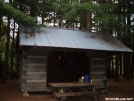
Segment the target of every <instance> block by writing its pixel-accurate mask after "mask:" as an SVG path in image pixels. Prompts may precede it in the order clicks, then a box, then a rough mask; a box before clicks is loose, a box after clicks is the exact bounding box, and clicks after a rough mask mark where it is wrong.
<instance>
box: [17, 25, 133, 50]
mask: <svg viewBox="0 0 134 101" xmlns="http://www.w3.org/2000/svg"><path fill="white" fill-rule="evenodd" d="M19 31H20V43H19V45H20V46H44V47H59V48H77V49H92V50H105V51H121V52H133V51H132V50H131V49H129V48H128V47H126V46H125V45H124V44H123V43H122V42H120V41H119V40H117V39H116V38H115V37H113V36H112V35H107V34H97V33H92V32H86V31H80V30H70V29H63V28H55V27H41V28H39V29H38V28H31V29H30V28H24V27H23V26H20V28H19Z"/></svg>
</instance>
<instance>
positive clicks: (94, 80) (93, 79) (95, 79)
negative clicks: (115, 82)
mask: <svg viewBox="0 0 134 101" xmlns="http://www.w3.org/2000/svg"><path fill="white" fill-rule="evenodd" d="M92 81H93V82H94V81H102V79H92Z"/></svg>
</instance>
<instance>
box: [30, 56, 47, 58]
mask: <svg viewBox="0 0 134 101" xmlns="http://www.w3.org/2000/svg"><path fill="white" fill-rule="evenodd" d="M27 58H47V57H46V56H27Z"/></svg>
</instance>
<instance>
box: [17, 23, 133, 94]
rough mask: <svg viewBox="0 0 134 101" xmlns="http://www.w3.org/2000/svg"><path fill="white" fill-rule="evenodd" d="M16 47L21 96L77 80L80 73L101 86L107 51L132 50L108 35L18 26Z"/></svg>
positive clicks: (102, 85) (106, 61)
mask: <svg viewBox="0 0 134 101" xmlns="http://www.w3.org/2000/svg"><path fill="white" fill-rule="evenodd" d="M19 47H20V49H19V71H20V72H19V74H20V75H19V78H20V79H19V81H20V84H21V90H22V92H23V93H24V95H26V94H27V92H31V91H47V90H48V83H50V82H77V81H78V79H79V77H80V76H82V75H83V76H84V75H89V78H91V79H92V82H97V83H99V86H100V87H101V88H104V83H103V79H104V78H105V77H106V74H107V68H108V66H109V64H108V62H109V58H110V56H111V54H112V53H114V52H117V53H122V52H132V50H131V49H129V48H128V47H126V46H125V45H123V44H122V43H121V42H120V41H119V40H117V39H116V38H115V37H113V36H111V35H104V34H97V33H91V32H86V31H75V30H70V29H61V28H52V27H45V28H43V27H42V28H39V29H37V28H25V27H24V26H22V25H20V28H19ZM109 53H110V54H109Z"/></svg>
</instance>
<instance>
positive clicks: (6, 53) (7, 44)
mask: <svg viewBox="0 0 134 101" xmlns="http://www.w3.org/2000/svg"><path fill="white" fill-rule="evenodd" d="M9 42H10V17H8V28H7V42H6V49H5V50H6V52H5V63H4V71H3V77H2V80H1V82H2V83H6V79H7V70H8V56H9V54H8V52H9Z"/></svg>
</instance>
